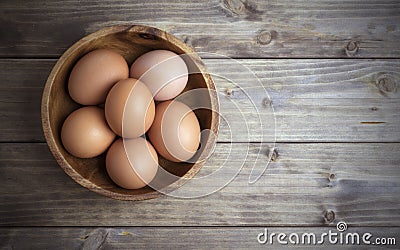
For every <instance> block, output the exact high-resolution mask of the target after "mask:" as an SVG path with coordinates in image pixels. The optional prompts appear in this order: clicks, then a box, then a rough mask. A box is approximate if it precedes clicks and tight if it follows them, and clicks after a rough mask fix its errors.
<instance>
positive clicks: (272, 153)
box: [267, 148, 279, 161]
mask: <svg viewBox="0 0 400 250" xmlns="http://www.w3.org/2000/svg"><path fill="white" fill-rule="evenodd" d="M267 155H268V159H271V161H276V160H277V159H278V157H279V153H278V150H277V149H276V148H272V149H269V150H268V151H267Z"/></svg>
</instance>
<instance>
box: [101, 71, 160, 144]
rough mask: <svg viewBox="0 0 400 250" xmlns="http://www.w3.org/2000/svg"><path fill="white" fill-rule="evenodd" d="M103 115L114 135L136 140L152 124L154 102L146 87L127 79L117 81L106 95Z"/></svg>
mask: <svg viewBox="0 0 400 250" xmlns="http://www.w3.org/2000/svg"><path fill="white" fill-rule="evenodd" d="M124 112H125V113H124ZM105 113H106V119H107V122H108V124H109V125H110V127H111V129H112V130H113V131H114V132H115V133H116V134H118V135H119V136H122V137H124V138H136V137H139V136H141V135H143V134H144V133H146V131H147V130H148V129H149V128H150V126H151V124H152V123H153V120H154V113H155V105H154V100H153V97H152V95H151V93H150V91H149V90H148V89H147V87H146V85H144V84H143V83H142V82H140V81H138V80H136V79H133V78H128V79H125V80H121V81H119V82H118V83H117V84H115V85H114V87H113V88H112V89H111V90H110V92H109V93H108V96H107V99H106V104H105Z"/></svg>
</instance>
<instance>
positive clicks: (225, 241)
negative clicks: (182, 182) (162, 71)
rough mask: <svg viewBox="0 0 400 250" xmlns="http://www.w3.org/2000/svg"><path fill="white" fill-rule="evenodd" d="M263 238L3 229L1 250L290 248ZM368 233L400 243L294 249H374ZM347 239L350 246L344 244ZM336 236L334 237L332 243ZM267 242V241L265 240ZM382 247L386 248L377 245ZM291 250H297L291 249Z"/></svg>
mask: <svg viewBox="0 0 400 250" xmlns="http://www.w3.org/2000/svg"><path fill="white" fill-rule="evenodd" d="M266 229H267V232H268V235H269V236H270V235H271V233H277V234H278V233H285V234H286V235H287V236H286V241H288V236H289V235H290V234H297V235H299V237H300V242H302V236H303V234H304V233H314V234H315V235H316V237H319V238H318V239H320V236H321V235H322V234H323V233H329V230H331V231H332V232H333V233H338V231H337V230H336V229H335V228H334V227H301V228H298V227H268V228H266ZM263 232H264V234H265V228H264V227H212V228H210V227H189V228H188V227H115V228H93V227H92V228H85V227H83V228H79V227H73V228H70V227H67V228H63V227H51V228H49V227H47V228H46V227H35V228H0V248H1V249H26V248H29V249H61V248H62V249H149V248H152V249H154V248H157V249H159V248H160V249H161V248H162V249H165V248H167V249H210V248H212V249H215V248H217V249H249V248H250V249H265V248H271V247H274V248H278V247H287V245H286V246H285V245H280V244H279V243H278V241H277V237H275V238H274V239H273V244H270V243H265V244H260V243H258V241H257V237H258V235H259V234H260V233H263ZM348 233H352V234H354V233H358V235H359V236H360V242H361V246H360V245H352V244H351V243H352V239H351V238H350V237H349V236H347V235H348ZM365 233H370V234H372V237H371V239H370V241H371V243H375V239H377V238H385V239H387V240H389V239H388V238H394V239H395V240H396V243H397V244H398V241H399V236H400V235H399V234H400V229H399V228H398V227H392V228H389V227H351V225H350V226H349V227H348V229H347V230H346V231H345V232H343V233H342V235H343V241H342V242H343V244H340V243H339V242H340V238H339V237H337V243H336V244H331V243H330V242H329V239H328V237H325V240H324V243H323V244H316V245H312V244H311V245H309V244H307V243H308V242H309V241H308V237H305V240H304V242H305V243H304V244H302V243H300V244H299V245H296V247H299V248H304V249H309V248H311V247H315V246H318V247H322V246H323V247H324V248H328V249H359V248H360V247H362V249H373V248H374V247H377V245H366V244H363V243H362V242H363V241H362V236H363V235H364V234H365ZM346 237H347V239H348V240H347V242H348V243H349V244H346ZM334 239H336V238H335V236H333V237H332V242H334ZM261 240H263V238H261ZM379 242H382V241H381V239H379ZM289 246H293V245H289ZM379 249H397V248H396V245H389V244H388V245H380V246H379Z"/></svg>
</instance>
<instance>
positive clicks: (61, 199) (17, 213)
mask: <svg viewBox="0 0 400 250" xmlns="http://www.w3.org/2000/svg"><path fill="white" fill-rule="evenodd" d="M271 146H272V145H267V144H262V145H261V144H259V143H252V144H249V145H246V144H243V143H233V144H228V143H219V144H217V147H216V150H215V152H214V154H213V155H212V156H211V157H210V159H208V161H207V163H206V165H205V166H204V167H203V169H202V170H201V171H200V173H199V176H204V175H205V174H208V173H212V172H213V171H215V170H216V169H219V168H220V167H222V168H223V169H224V171H226V172H225V175H226V176H228V177H233V176H235V175H236V174H237V171H238V170H239V169H240V166H242V164H243V163H244V165H243V168H242V169H241V171H240V173H239V174H238V175H237V176H236V177H235V178H234V180H233V181H232V182H230V183H229V184H228V185H227V186H226V187H224V188H223V189H221V190H220V191H218V192H215V193H213V194H210V195H208V196H205V197H201V198H196V199H180V198H173V197H169V196H163V197H160V198H157V199H153V200H146V201H142V202H122V201H116V200H112V199H109V198H106V197H103V196H100V195H97V194H95V193H93V192H91V191H88V190H86V189H85V188H83V187H81V186H79V185H78V184H76V183H74V182H73V180H72V179H70V178H69V177H68V176H67V175H66V174H64V172H63V171H62V170H61V168H60V167H59V166H58V165H57V163H56V162H55V161H54V159H53V157H52V156H51V154H50V153H49V151H48V149H47V145H46V144H45V143H1V144H0V183H2V185H1V188H0V225H2V226H6V225H8V226H94V225H96V226H173V225H184V226H218V225H219V226H222V225H230V226H239V225H253V226H259V225H262V226H264V225H265V226H324V225H333V224H335V223H337V222H338V221H341V220H343V221H345V222H347V223H349V224H350V225H352V226H400V201H399V199H398V197H399V194H400V182H399V180H400V168H399V166H400V158H399V154H398V152H399V150H400V143H355V144H351V143H345V144H341V143H311V144H310V143H294V144H292V143H278V144H277V145H276V150H275V156H274V160H273V161H272V162H271V163H270V165H269V166H268V168H267V170H266V172H265V173H264V174H263V175H262V177H261V178H260V179H259V180H258V181H257V182H256V183H254V184H249V175H250V171H251V169H252V167H253V164H255V167H256V169H258V170H259V171H260V170H262V169H263V168H264V167H265V166H266V163H267V159H268V155H269V154H270V153H268V152H271ZM247 147H248V152H247ZM229 152H230V154H229ZM229 155H230V157H229ZM244 155H247V157H246V158H245V156H244ZM224 178H225V176H221V175H219V176H216V175H213V176H209V177H207V179H206V180H207V185H204V186H202V187H192V186H187V187H186V190H187V191H188V192H189V193H193V194H194V193H196V194H198V193H199V192H201V191H204V190H206V189H207V188H209V187H215V188H217V187H219V185H220V184H221V183H224V182H223V181H224Z"/></svg>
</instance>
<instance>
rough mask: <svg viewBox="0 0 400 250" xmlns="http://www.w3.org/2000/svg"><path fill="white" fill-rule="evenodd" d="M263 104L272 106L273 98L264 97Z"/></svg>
mask: <svg viewBox="0 0 400 250" xmlns="http://www.w3.org/2000/svg"><path fill="white" fill-rule="evenodd" d="M263 105H264V106H265V107H269V106H272V100H271V99H269V98H268V97H266V98H264V100H263Z"/></svg>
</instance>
